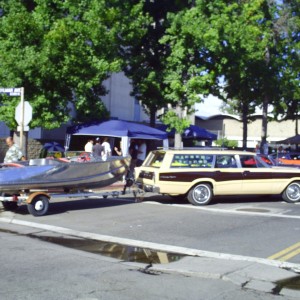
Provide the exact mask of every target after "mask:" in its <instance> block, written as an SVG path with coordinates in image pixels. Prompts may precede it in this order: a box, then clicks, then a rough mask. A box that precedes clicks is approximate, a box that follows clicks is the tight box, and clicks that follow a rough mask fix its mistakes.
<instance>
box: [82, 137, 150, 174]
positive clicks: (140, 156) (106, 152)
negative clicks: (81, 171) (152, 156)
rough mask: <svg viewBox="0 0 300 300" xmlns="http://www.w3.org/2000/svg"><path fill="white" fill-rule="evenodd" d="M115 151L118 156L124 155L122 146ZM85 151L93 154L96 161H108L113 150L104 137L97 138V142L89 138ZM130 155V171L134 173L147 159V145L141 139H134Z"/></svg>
mask: <svg viewBox="0 0 300 300" xmlns="http://www.w3.org/2000/svg"><path fill="white" fill-rule="evenodd" d="M113 150H114V152H115V154H116V155H120V156H121V155H122V149H121V145H120V146H119V147H114V148H113ZM84 151H85V152H88V153H91V155H92V156H93V158H95V159H102V160H106V159H107V158H108V157H109V156H111V155H112V149H111V145H110V143H109V139H108V137H103V138H102V139H100V138H99V137H97V138H96V139H95V140H93V139H91V138H89V139H88V141H87V143H86V144H85V146H84ZM128 153H129V155H130V156H131V166H130V171H131V172H132V173H133V170H134V168H135V167H139V166H141V165H142V163H143V161H144V160H145V158H146V153H147V146H146V143H145V142H144V141H143V140H140V139H132V140H131V143H130V146H129V149H128Z"/></svg>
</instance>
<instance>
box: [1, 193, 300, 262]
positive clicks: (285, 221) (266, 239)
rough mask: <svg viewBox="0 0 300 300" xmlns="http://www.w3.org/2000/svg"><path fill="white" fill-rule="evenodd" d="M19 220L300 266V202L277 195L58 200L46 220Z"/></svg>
mask: <svg viewBox="0 0 300 300" xmlns="http://www.w3.org/2000/svg"><path fill="white" fill-rule="evenodd" d="M3 213H4V214H5V213H6V212H3ZM3 213H2V215H3ZM14 219H15V220H24V221H29V222H35V223H41V224H50V225H53V226H59V227H65V228H70V229H74V230H78V231H84V232H91V233H97V234H103V235H108V236H113V237H119V238H126V239H133V240H138V241H144V242H152V243H158V244H164V245H173V246H174V245H175V246H180V247H186V248H191V249H201V250H203V251H211V252H217V253H226V254H231V255H242V256H251V257H257V258H270V257H271V258H273V259H276V260H281V261H287V262H291V263H297V264H300V204H288V203H286V202H282V201H281V200H280V198H278V197H254V196H251V197H219V198H216V199H215V201H214V203H213V204H212V205H209V206H204V207H195V206H192V205H190V204H189V203H188V202H186V201H180V200H176V201H175V200H174V199H171V198H169V197H166V196H165V197H164V196H159V195H156V194H147V196H146V197H145V198H144V201H143V202H140V203H135V201H134V198H133V197H132V194H131V193H128V194H126V195H124V196H123V195H122V196H119V197H118V198H107V199H102V198H101V199H84V200H64V201H54V202H52V203H51V204H50V208H49V212H48V215H46V216H42V217H34V216H32V215H30V214H29V213H28V212H27V208H26V206H25V205H24V206H21V207H19V209H18V210H17V212H16V213H15V214H14Z"/></svg>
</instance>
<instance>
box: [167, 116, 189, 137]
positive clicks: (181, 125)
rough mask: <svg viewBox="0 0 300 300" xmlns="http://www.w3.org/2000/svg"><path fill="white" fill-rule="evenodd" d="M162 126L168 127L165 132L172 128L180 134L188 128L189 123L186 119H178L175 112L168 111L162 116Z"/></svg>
mask: <svg viewBox="0 0 300 300" xmlns="http://www.w3.org/2000/svg"><path fill="white" fill-rule="evenodd" d="M162 121H163V123H164V124H166V125H168V129H167V131H171V130H172V129H173V128H174V129H175V131H176V132H177V133H180V134H182V133H183V132H184V130H185V129H186V128H188V127H189V126H190V124H191V123H190V121H189V120H188V119H186V118H181V117H179V116H178V115H177V114H176V112H175V111H172V110H169V111H167V112H166V113H165V114H164V115H163V116H162Z"/></svg>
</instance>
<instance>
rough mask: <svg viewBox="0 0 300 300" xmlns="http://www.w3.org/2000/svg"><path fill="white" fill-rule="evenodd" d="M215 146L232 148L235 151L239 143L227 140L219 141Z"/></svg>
mask: <svg viewBox="0 0 300 300" xmlns="http://www.w3.org/2000/svg"><path fill="white" fill-rule="evenodd" d="M215 144H216V145H217V146H219V147H224V148H232V149H234V148H236V147H237V146H238V142H237V141H233V140H228V139H227V138H222V139H217V140H216V141H215Z"/></svg>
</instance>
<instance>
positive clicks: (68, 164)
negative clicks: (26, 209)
mask: <svg viewBox="0 0 300 300" xmlns="http://www.w3.org/2000/svg"><path fill="white" fill-rule="evenodd" d="M129 164H130V158H129V157H122V156H111V157H109V158H108V159H107V160H106V161H102V160H98V161H97V160H89V161H87V160H82V159H80V158H79V159H77V160H74V159H73V160H67V159H56V158H41V159H30V160H28V161H25V162H21V161H20V162H16V163H2V164H1V165H0V166H1V168H0V193H8V194H17V193H21V192H27V193H28V192H29V191H31V190H40V191H50V192H51V191H52V190H58V189H61V190H63V191H65V192H70V191H72V190H85V189H97V188H102V187H105V186H108V185H111V184H113V183H114V182H116V181H119V180H122V177H123V176H124V175H126V174H127V172H128V168H129Z"/></svg>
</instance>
